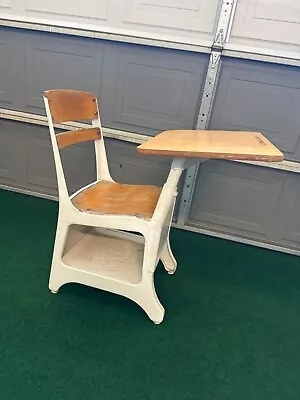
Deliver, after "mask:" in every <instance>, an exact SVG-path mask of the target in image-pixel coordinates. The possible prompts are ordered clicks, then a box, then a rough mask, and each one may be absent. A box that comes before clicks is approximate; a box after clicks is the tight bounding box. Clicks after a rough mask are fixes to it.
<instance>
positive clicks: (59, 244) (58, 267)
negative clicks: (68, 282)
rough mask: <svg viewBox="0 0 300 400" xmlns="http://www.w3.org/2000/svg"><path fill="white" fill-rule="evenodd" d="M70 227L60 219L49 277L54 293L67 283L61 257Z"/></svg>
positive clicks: (50, 287)
mask: <svg viewBox="0 0 300 400" xmlns="http://www.w3.org/2000/svg"><path fill="white" fill-rule="evenodd" d="M68 228H69V226H68V225H67V224H65V223H62V222H60V221H58V224H57V229H56V237H55V243H54V249H53V256H52V265H51V272H50V279H49V289H50V290H51V292H52V293H57V292H58V290H59V288H60V287H61V286H62V285H63V284H64V283H65V280H64V279H63V270H62V264H61V257H62V254H63V249H64V245H65V241H66V237H67V233H68Z"/></svg>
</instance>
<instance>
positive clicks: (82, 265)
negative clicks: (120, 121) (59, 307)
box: [44, 97, 184, 324]
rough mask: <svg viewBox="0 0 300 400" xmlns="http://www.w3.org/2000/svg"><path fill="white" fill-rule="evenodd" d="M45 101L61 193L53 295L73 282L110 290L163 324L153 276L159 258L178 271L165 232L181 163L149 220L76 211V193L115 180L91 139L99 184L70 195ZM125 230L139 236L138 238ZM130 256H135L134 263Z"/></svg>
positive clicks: (174, 166)
mask: <svg viewBox="0 0 300 400" xmlns="http://www.w3.org/2000/svg"><path fill="white" fill-rule="evenodd" d="M44 103H45V107H46V112H47V118H48V122H49V130H50V136H51V142H52V147H53V154H54V160H55V166H56V173H57V180H58V189H59V215H58V223H57V232H56V238H55V245H54V251H53V259H52V266H51V274H50V280H49V288H50V290H51V291H52V292H53V293H56V292H57V291H58V290H59V288H60V287H61V286H62V285H64V284H66V283H69V282H77V283H81V284H85V285H88V286H92V287H95V288H98V289H102V290H106V291H109V292H113V293H116V294H119V295H122V296H125V297H127V298H129V299H131V300H132V301H134V302H136V303H137V304H138V305H139V306H140V307H141V308H143V310H144V311H145V312H146V313H147V315H148V316H149V318H150V319H151V320H152V321H153V322H154V323H156V324H159V323H161V322H162V321H163V318H164V314H165V310H164V308H163V306H162V304H161V303H160V301H159V299H158V297H157V295H156V292H155V287H154V272H155V269H156V267H157V264H158V262H159V260H161V261H162V263H163V265H164V267H165V269H166V270H167V271H168V273H169V274H173V273H174V272H175V270H176V265H177V264H176V260H175V258H174V256H173V254H172V251H171V248H170V242H169V230H170V225H171V221H172V217H173V212H174V205H175V200H176V196H177V185H178V181H179V179H180V176H181V173H182V170H183V168H184V161H183V160H174V162H173V164H172V167H171V170H170V173H169V176H168V179H167V181H166V183H165V184H164V186H163V188H162V191H161V194H160V197H159V200H158V203H157V205H156V208H155V210H154V214H153V216H152V218H151V219H150V220H147V219H145V218H141V217H136V216H133V215H102V214H101V215H99V214H91V213H87V212H82V211H79V210H78V209H77V208H76V207H75V206H74V205H73V203H72V201H71V200H72V198H74V197H75V196H76V195H77V194H78V193H79V192H80V191H82V190H84V189H85V188H86V187H88V186H91V185H94V184H95V183H97V182H99V181H101V180H105V181H110V182H114V181H113V179H112V178H111V176H110V173H109V168H108V164H107V158H106V152H105V145H104V139H103V135H101V136H102V137H101V138H100V139H99V140H95V141H94V142H95V152H96V165H97V181H96V182H93V183H92V184H90V185H88V186H86V187H84V188H82V189H80V190H79V191H77V192H76V193H74V194H73V195H72V196H70V197H69V194H68V190H67V185H66V180H65V176H64V171H63V166H62V162H61V158H60V152H59V148H58V144H57V141H56V137H55V129H54V125H53V120H52V117H51V111H50V108H49V103H48V100H47V98H46V97H44ZM97 108H98V104H97ZM98 115H99V111H98ZM93 126H95V127H99V128H100V132H101V134H102V127H101V122H100V118H99V117H98V118H96V119H95V120H93ZM124 231H127V232H138V233H140V234H142V236H140V235H136V234H133V233H127V232H124ZM101 245H102V248H101ZM141 252H142V253H141ZM131 254H134V256H133V257H134V259H132V257H131ZM141 254H142V255H141ZM107 265H108V267H107ZM124 271H125V272H126V271H127V272H126V273H125V272H124Z"/></svg>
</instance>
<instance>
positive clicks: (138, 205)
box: [72, 181, 161, 219]
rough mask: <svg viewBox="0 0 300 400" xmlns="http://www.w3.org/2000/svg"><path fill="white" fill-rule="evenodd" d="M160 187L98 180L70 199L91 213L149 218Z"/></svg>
mask: <svg viewBox="0 0 300 400" xmlns="http://www.w3.org/2000/svg"><path fill="white" fill-rule="evenodd" d="M160 193H161V188H159V187H157V186H150V185H145V186H144V185H126V184H120V183H114V182H105V181H102V182H98V183H96V184H95V185H93V186H91V187H89V188H87V189H85V190H84V191H82V192H80V193H79V194H78V195H77V196H75V197H74V198H73V199H72V203H73V205H74V206H75V207H76V208H77V209H78V210H80V211H83V212H88V213H92V214H110V215H116V214H117V215H132V216H136V217H142V218H145V219H151V217H152V215H153V213H154V210H155V207H156V204H157V202H158V199H159V196H160Z"/></svg>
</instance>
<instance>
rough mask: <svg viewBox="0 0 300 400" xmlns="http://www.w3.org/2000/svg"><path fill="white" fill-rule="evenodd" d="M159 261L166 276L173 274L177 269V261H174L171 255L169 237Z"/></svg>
mask: <svg viewBox="0 0 300 400" xmlns="http://www.w3.org/2000/svg"><path fill="white" fill-rule="evenodd" d="M160 259H161V261H162V263H163V265H164V267H165V270H166V271H167V272H168V274H170V275H172V274H174V273H175V271H176V267H177V261H176V260H175V257H174V255H173V253H172V250H171V246H170V240H169V237H168V238H167V240H166V244H165V245H164V247H163V250H162V252H161V256H160Z"/></svg>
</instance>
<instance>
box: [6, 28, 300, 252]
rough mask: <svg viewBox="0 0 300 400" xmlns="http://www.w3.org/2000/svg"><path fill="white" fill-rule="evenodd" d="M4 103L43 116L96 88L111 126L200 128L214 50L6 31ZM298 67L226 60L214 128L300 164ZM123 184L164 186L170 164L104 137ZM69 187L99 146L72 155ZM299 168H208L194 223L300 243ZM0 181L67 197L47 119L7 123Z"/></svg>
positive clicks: (83, 176) (81, 178)
mask: <svg viewBox="0 0 300 400" xmlns="http://www.w3.org/2000/svg"><path fill="white" fill-rule="evenodd" d="M0 57H1V64H0V65H1V67H0V107H2V108H6V109H13V110H19V111H25V112H29V113H34V114H40V115H41V114H42V115H44V106H43V103H42V97H41V96H42V92H43V91H44V90H45V89H48V88H54V87H65V88H73V89H74V88H75V89H80V90H91V91H93V92H95V93H96V94H97V96H98V98H99V101H100V111H101V116H102V123H103V125H104V126H107V127H112V128H115V129H121V130H124V131H126V130H127V131H133V132H137V133H143V134H149V135H155V134H156V133H157V132H158V131H161V130H164V129H181V128H184V129H189V128H193V127H195V122H196V118H197V113H198V109H199V99H200V98H201V94H202V90H203V80H204V76H205V73H206V68H207V63H208V56H207V55H202V54H196V53H190V52H184V51H177V50H168V49H158V48H151V47H143V46H139V45H128V44H121V43H112V42H106V41H103V40H92V39H83V38H76V37H70V36H65V35H52V34H45V33H39V32H30V31H18V30H13V29H3V28H1V29H0ZM299 78H300V69H299V68H296V67H288V66H280V65H272V64H267V63H262V62H254V61H243V60H237V59H233V58H232V59H230V58H224V59H223V62H222V68H221V72H220V80H219V84H218V87H217V91H216V95H215V101H214V106H213V109H212V114H211V118H210V124H209V128H210V129H225V130H226V129H233V130H260V131H262V132H263V133H264V134H265V135H266V136H267V137H269V138H270V140H271V141H273V142H274V143H275V144H276V145H277V146H278V147H279V148H280V149H281V150H282V151H283V152H284V153H285V157H286V159H288V160H297V161H298V160H299V157H300V148H299V146H300V145H299V136H300V128H299V126H300V124H299V111H298V110H299V109H300V98H299V93H300V92H299V85H300V83H299V82H300V79H299ZM106 147H107V152H108V160H109V166H110V168H111V172H112V175H113V177H114V178H115V179H116V180H118V181H121V182H132V183H153V184H158V185H161V184H162V183H163V182H164V180H165V178H166V175H167V173H168V170H169V166H170V160H169V159H165V158H152V157H151V158H148V157H141V156H140V155H138V153H137V152H136V145H135V144H132V143H127V142H122V141H118V140H114V139H106ZM63 159H64V164H65V168H66V173H67V180H68V183H69V188H70V192H73V191H74V190H76V189H77V188H79V187H80V186H82V185H84V184H86V183H89V182H91V181H92V180H93V179H94V178H95V168H94V163H95V160H94V153H93V147H92V145H91V144H89V143H87V144H80V145H78V146H72V147H70V148H68V149H66V150H64V151H63ZM299 183H300V182H299V175H298V174H296V173H291V172H286V171H279V170H276V169H270V168H263V167H257V166H253V165H248V164H242V163H237V162H225V161H222V162H221V161H220V162H216V161H210V162H206V163H204V164H203V165H202V166H201V167H200V172H199V175H198V178H197V183H196V189H195V192H194V196H193V202H192V207H191V210H190V214H189V218H188V221H187V225H189V226H191V227H193V228H200V229H205V230H207V231H209V232H211V233H213V234H230V235H233V236H235V237H239V238H244V239H250V240H257V241H258V242H261V243H269V244H277V245H280V246H283V247H285V248H290V249H297V250H300V217H299V208H300V207H299V204H300V203H299V201H300V197H299V189H298V188H299V187H300V185H299ZM0 184H2V185H7V186H10V187H12V188H21V189H26V190H31V191H34V192H38V193H42V194H50V195H56V194H57V184H56V176H55V170H54V164H53V156H52V150H51V145H50V140H49V133H48V128H47V127H42V126H37V125H32V124H26V123H21V122H15V121H7V120H0Z"/></svg>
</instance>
